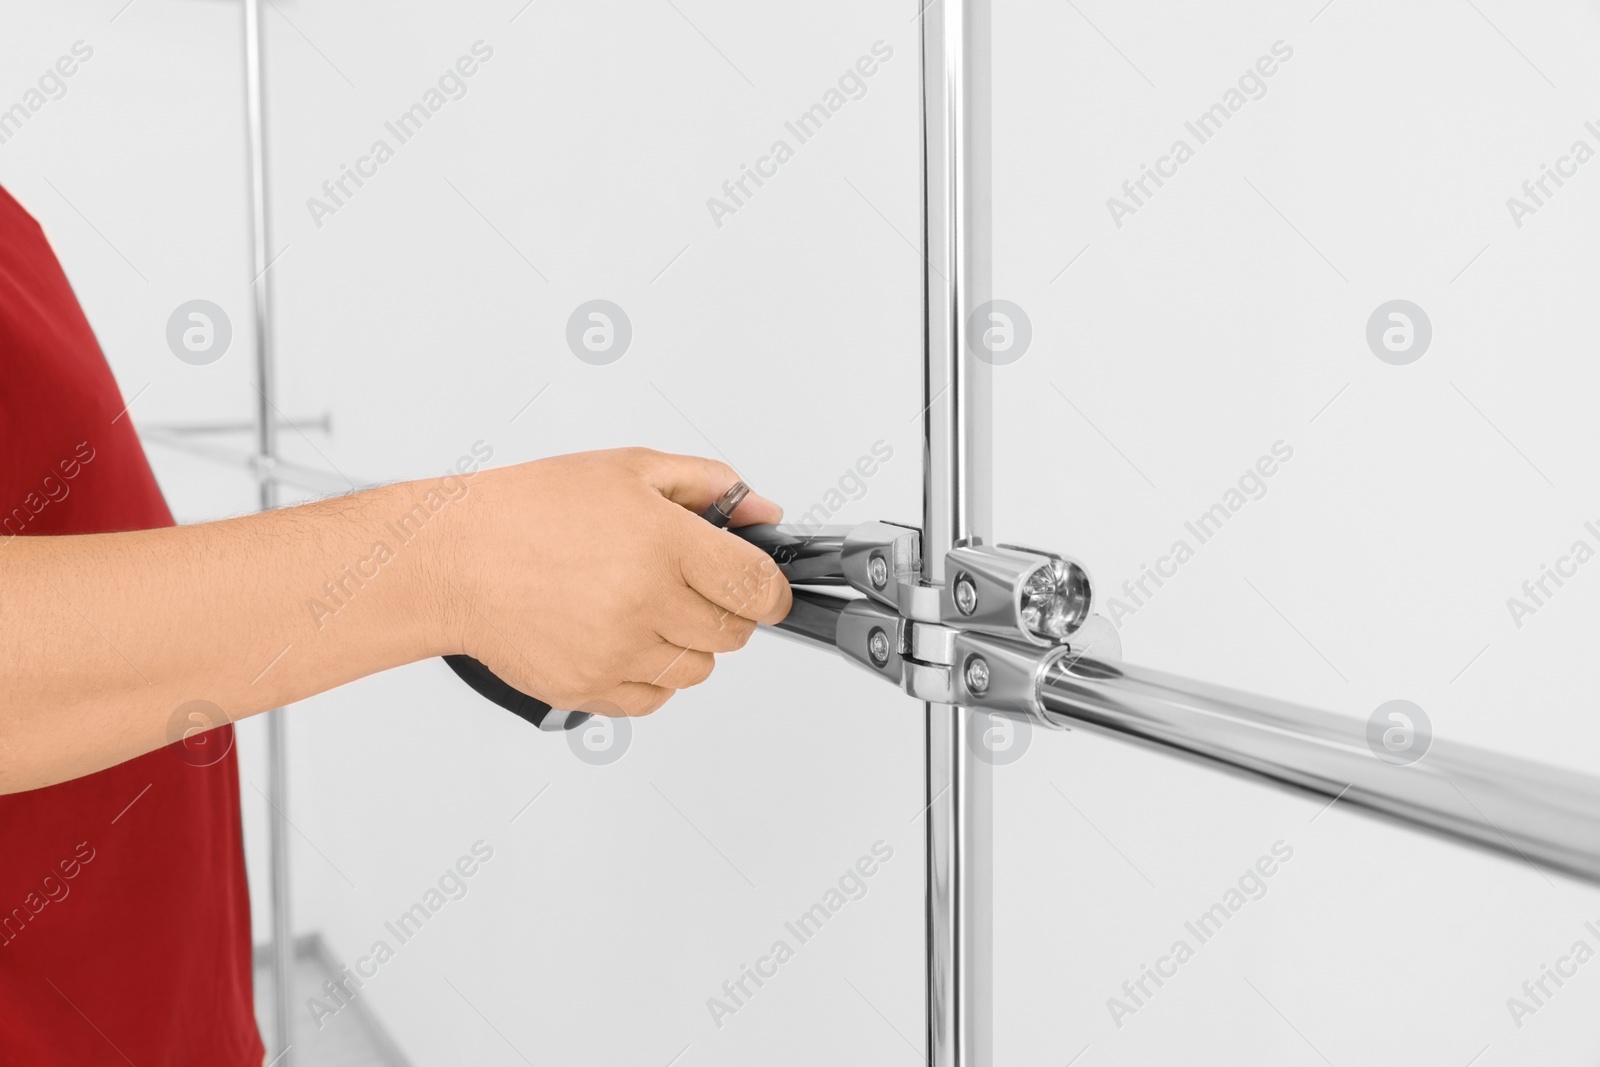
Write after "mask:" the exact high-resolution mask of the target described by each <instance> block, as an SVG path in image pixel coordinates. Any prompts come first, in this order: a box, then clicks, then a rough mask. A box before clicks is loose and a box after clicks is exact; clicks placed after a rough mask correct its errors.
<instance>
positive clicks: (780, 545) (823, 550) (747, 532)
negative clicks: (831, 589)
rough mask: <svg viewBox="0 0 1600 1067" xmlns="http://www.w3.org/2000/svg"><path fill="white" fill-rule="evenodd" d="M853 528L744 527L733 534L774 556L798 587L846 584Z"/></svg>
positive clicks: (785, 524)
mask: <svg viewBox="0 0 1600 1067" xmlns="http://www.w3.org/2000/svg"><path fill="white" fill-rule="evenodd" d="M853 529H855V527H853V526H799V525H792V524H790V523H782V524H779V525H777V526H742V527H740V528H739V529H737V530H733V531H731V532H732V533H734V534H737V535H738V536H740V537H742V538H744V539H745V540H746V541H749V542H750V543H751V544H752V545H755V546H756V547H757V548H759V549H761V550H762V551H763V552H765V553H766V554H767V555H769V556H771V557H772V558H773V559H774V560H775V561H776V562H777V564H778V569H779V570H780V571H782V572H783V576H784V577H785V578H787V579H789V581H790V582H791V583H793V584H795V585H844V584H846V583H845V577H844V564H843V562H842V560H841V558H840V555H841V553H842V551H843V549H844V540H845V537H846V536H847V535H848V534H849V533H850V531H851V530H853Z"/></svg>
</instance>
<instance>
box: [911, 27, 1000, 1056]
mask: <svg viewBox="0 0 1600 1067" xmlns="http://www.w3.org/2000/svg"><path fill="white" fill-rule="evenodd" d="M918 3H919V5H921V7H920V14H919V23H920V27H921V31H922V174H923V186H922V209H923V227H922V234H923V256H924V260H923V269H922V279H923V396H922V399H923V445H924V456H923V522H922V529H923V553H924V566H925V568H926V569H925V571H924V575H923V577H924V579H925V580H926V581H929V582H933V583H937V582H941V581H943V579H944V577H945V576H944V574H943V568H944V554H945V551H946V549H948V548H950V547H952V546H953V545H954V544H955V543H956V542H957V541H961V540H966V539H970V538H973V537H982V538H985V539H988V538H989V536H990V530H989V522H990V511H991V508H990V495H989V494H990V481H991V479H990V469H991V457H990V443H991V424H990V413H991V405H990V397H989V376H988V372H989V370H990V368H989V366H988V365H987V364H984V363H981V362H980V361H979V360H978V359H977V358H976V357H975V356H974V354H973V353H972V352H971V350H970V349H969V348H968V346H967V345H966V344H964V343H963V334H964V333H965V324H966V323H967V322H968V321H970V320H971V318H972V316H973V313H974V312H975V311H976V310H977V309H978V307H979V306H980V305H981V304H982V303H983V302H984V301H986V300H988V299H989V298H990V296H991V293H990V288H991V284H992V283H991V259H992V254H993V239H992V235H991V223H990V189H991V181H990V127H991V121H990V111H991V106H990V71H989V7H990V0H942V2H938V3H935V2H932V0H918ZM970 714H972V713H971V712H969V711H967V710H965V709H962V708H956V707H951V706H949V705H945V704H927V705H926V706H925V709H924V715H925V729H926V740H925V756H926V760H925V771H926V777H925V782H926V792H925V797H924V799H925V800H926V801H927V825H926V832H927V857H926V872H925V873H926V879H927V898H926V913H927V927H926V940H927V992H928V998H927V1004H928V1009H927V1042H928V1044H927V1055H928V1063H929V1064H930V1067H988V1064H989V1063H990V1060H991V1048H992V1044H993V1042H992V1019H991V1004H992V1001H993V996H992V970H993V968H992V944H991V942H992V928H993V874H994V872H993V845H992V842H991V829H992V826H993V793H994V787H993V780H992V778H991V772H992V768H991V767H990V766H989V765H988V764H986V763H984V762H983V761H982V760H979V759H977V758H976V756H975V754H974V753H973V752H972V751H971V750H970V749H969V748H968V747H967V745H966V744H965V743H964V742H963V738H964V737H965V736H966V730H965V726H966V720H967V717H968V716H969V715H970Z"/></svg>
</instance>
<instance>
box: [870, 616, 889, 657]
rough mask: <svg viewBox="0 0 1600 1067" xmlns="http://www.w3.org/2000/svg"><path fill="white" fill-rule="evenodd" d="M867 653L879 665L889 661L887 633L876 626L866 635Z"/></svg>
mask: <svg viewBox="0 0 1600 1067" xmlns="http://www.w3.org/2000/svg"><path fill="white" fill-rule="evenodd" d="M867 655H869V656H871V657H872V662H873V663H876V664H877V665H878V666H880V667H882V666H883V665H884V664H886V663H888V662H889V635H888V634H886V633H884V632H883V631H882V630H881V629H879V628H878V627H876V626H874V627H873V628H872V632H871V633H870V634H868V635H867Z"/></svg>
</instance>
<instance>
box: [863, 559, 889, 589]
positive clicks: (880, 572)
mask: <svg viewBox="0 0 1600 1067" xmlns="http://www.w3.org/2000/svg"><path fill="white" fill-rule="evenodd" d="M867 577H868V578H870V579H872V588H874V589H882V588H883V587H884V586H886V585H888V584H889V561H888V560H886V559H884V558H883V555H882V554H881V553H878V552H874V553H873V554H872V556H871V558H869V559H868V560H867Z"/></svg>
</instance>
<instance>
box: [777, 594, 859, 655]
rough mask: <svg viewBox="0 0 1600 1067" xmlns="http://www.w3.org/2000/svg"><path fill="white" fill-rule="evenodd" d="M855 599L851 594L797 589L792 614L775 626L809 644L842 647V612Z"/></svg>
mask: <svg viewBox="0 0 1600 1067" xmlns="http://www.w3.org/2000/svg"><path fill="white" fill-rule="evenodd" d="M853 602H854V601H853V599H852V598H851V597H845V596H834V595H833V594H832V593H821V592H817V591H816V590H812V589H796V590H795V591H794V607H793V608H791V609H790V611H789V616H788V618H786V619H784V620H783V621H782V622H780V623H779V624H778V625H777V626H776V627H774V629H776V630H777V631H778V632H779V633H781V634H783V635H785V636H786V637H792V638H794V639H795V640H797V641H801V642H803V643H805V644H808V645H816V646H817V647H819V648H830V649H834V650H838V648H839V616H840V614H841V613H842V612H843V611H844V609H845V608H846V607H847V606H848V605H849V604H851V603H853Z"/></svg>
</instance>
